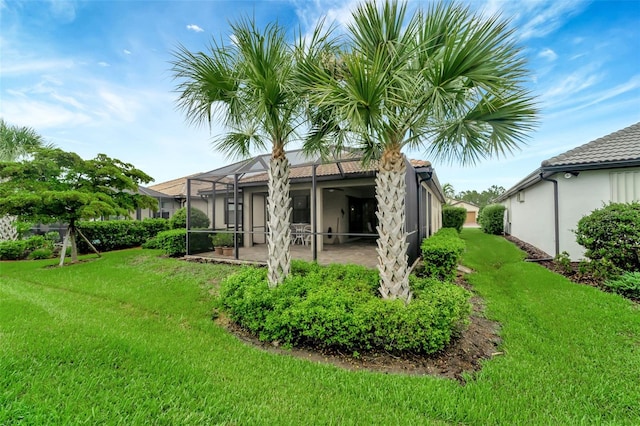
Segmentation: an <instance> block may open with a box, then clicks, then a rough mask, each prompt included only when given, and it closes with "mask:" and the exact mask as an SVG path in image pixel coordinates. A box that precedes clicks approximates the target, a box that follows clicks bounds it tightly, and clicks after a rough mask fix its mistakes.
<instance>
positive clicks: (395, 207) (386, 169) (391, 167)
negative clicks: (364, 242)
mask: <svg viewBox="0 0 640 426" xmlns="http://www.w3.org/2000/svg"><path fill="white" fill-rule="evenodd" d="M406 172H407V166H406V160H405V158H404V156H403V155H402V153H400V151H399V150H392V151H385V153H384V154H383V155H382V158H381V160H380V167H379V171H378V175H377V176H376V200H377V201H378V210H377V211H376V216H377V217H378V226H377V230H378V248H377V252H378V270H379V271H380V288H379V291H380V293H381V294H382V297H383V298H384V299H401V300H403V301H404V302H405V303H409V302H410V301H411V290H410V289H409V265H408V258H407V248H408V243H407V233H406V227H405V206H404V202H405V197H406V193H407V184H406V181H405V178H406Z"/></svg>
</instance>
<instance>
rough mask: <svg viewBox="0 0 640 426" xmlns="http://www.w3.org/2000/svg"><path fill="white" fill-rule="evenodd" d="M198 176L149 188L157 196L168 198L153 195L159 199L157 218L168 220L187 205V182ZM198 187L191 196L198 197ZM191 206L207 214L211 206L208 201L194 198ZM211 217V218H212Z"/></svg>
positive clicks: (178, 179) (194, 187) (192, 191)
mask: <svg viewBox="0 0 640 426" xmlns="http://www.w3.org/2000/svg"><path fill="white" fill-rule="evenodd" d="M193 176H196V175H189V176H185V177H181V178H177V179H172V180H169V181H166V182H161V183H157V184H155V185H151V186H149V187H148V188H146V189H148V190H150V191H153V192H155V193H157V194H162V195H164V197H167V198H159V197H157V196H154V195H152V194H148V195H151V196H152V197H155V198H158V213H157V214H156V217H164V218H166V219H168V218H170V217H171V216H173V213H175V211H176V210H178V209H180V208H181V207H184V206H185V205H186V200H187V180H188V179H189V178H191V177H193ZM198 189H199V188H198V187H197V186H196V185H194V186H193V187H192V188H191V195H193V196H196V195H197V191H198ZM191 206H192V207H195V208H197V209H200V210H202V211H203V212H207V211H208V210H209V205H208V203H207V200H205V199H200V200H198V199H197V198H195V197H194V198H192V200H191ZM210 217H211V216H210Z"/></svg>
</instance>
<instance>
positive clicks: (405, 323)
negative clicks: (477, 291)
mask: <svg viewBox="0 0 640 426" xmlns="http://www.w3.org/2000/svg"><path fill="white" fill-rule="evenodd" d="M378 280H379V276H378V273H377V271H375V270H371V269H367V268H364V267H361V266H355V265H331V266H327V267H324V266H318V265H317V264H310V263H304V262H300V261H297V262H296V261H294V262H292V269H291V274H290V275H289V276H288V277H287V278H286V279H285V281H284V282H283V283H282V284H280V285H279V286H277V287H275V288H269V286H268V283H267V271H266V270H265V269H259V268H255V267H247V268H244V269H242V270H241V271H240V272H238V273H237V274H234V275H232V276H229V277H228V278H226V279H225V280H224V281H223V283H222V284H221V288H220V299H219V303H220V307H221V308H222V309H224V310H225V311H226V312H227V313H228V314H229V316H230V317H231V319H232V320H233V321H235V322H236V323H237V324H239V325H241V326H242V327H244V328H246V329H247V330H249V331H251V332H252V333H254V334H255V335H256V336H258V337H259V338H260V340H262V341H279V342H280V343H281V344H283V345H287V346H288V345H312V346H316V347H323V348H333V349H338V350H345V351H351V352H356V351H363V350H385V351H389V352H395V353H400V352H413V353H426V354H427V353H434V352H437V351H438V350H440V349H442V348H443V347H444V346H445V345H446V344H447V343H449V341H450V340H451V337H452V336H453V335H454V334H455V333H457V332H459V331H460V329H461V327H462V326H464V325H466V324H467V322H468V316H469V314H470V305H469V303H468V299H469V296H470V295H469V293H468V292H467V291H466V290H464V289H462V288H460V287H457V286H455V285H451V284H445V283H441V282H438V281H436V280H429V279H424V278H423V279H419V278H415V277H412V283H413V285H414V286H415V287H416V288H415V290H414V299H413V301H412V302H411V303H410V304H409V305H405V304H404V303H403V302H402V301H400V300H394V301H391V300H383V299H381V298H380V297H379V293H378Z"/></svg>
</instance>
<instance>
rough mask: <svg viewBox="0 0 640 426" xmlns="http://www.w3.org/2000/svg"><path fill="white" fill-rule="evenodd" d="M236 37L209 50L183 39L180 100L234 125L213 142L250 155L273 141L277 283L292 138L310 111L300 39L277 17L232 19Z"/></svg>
mask: <svg viewBox="0 0 640 426" xmlns="http://www.w3.org/2000/svg"><path fill="white" fill-rule="evenodd" d="M231 28H232V42H231V43H230V44H227V45H225V44H224V43H216V42H215V41H214V42H213V44H212V45H211V46H210V48H209V51H208V52H207V53H203V52H197V53H192V52H189V51H188V50H187V49H186V48H184V47H180V48H179V49H178V51H177V52H176V53H175V54H174V56H175V58H174V60H173V61H172V72H173V74H174V77H175V78H176V79H178V80H180V81H181V82H180V83H179V84H178V86H177V91H178V93H179V99H178V105H179V107H180V108H181V109H182V110H183V111H184V112H185V113H186V116H187V117H188V119H189V120H190V121H191V122H193V123H196V124H201V123H208V124H209V126H210V125H211V123H212V121H213V120H214V119H215V117H216V116H218V117H220V118H221V119H222V120H223V122H224V124H225V125H226V126H227V128H228V129H230V130H229V132H228V133H226V134H225V135H223V136H222V137H220V138H217V139H216V140H215V141H214V147H215V148H216V149H219V150H221V151H224V152H226V153H228V154H230V155H234V156H245V157H246V156H249V155H250V153H251V150H252V149H254V148H257V149H264V148H266V146H267V145H268V143H269V142H270V145H271V160H270V163H269V195H268V200H267V204H268V219H267V220H268V222H267V225H268V231H269V232H268V234H267V245H268V251H269V256H268V262H267V263H268V268H269V274H268V277H269V283H270V285H271V286H275V285H277V284H279V283H281V282H282V280H283V279H284V278H285V277H286V276H287V275H288V274H289V271H290V267H291V260H290V252H289V245H290V241H291V230H290V227H289V224H290V217H291V197H290V194H289V162H288V160H287V157H286V155H285V147H286V145H287V144H288V143H289V142H291V141H292V140H294V139H295V137H296V135H295V130H296V128H297V127H298V126H299V124H300V122H301V121H302V119H303V113H302V111H303V108H302V106H303V103H302V101H303V100H302V98H301V97H300V96H299V95H298V94H297V92H296V91H295V90H294V87H293V81H292V75H293V72H294V68H295V62H296V61H295V56H296V55H295V47H292V46H291V45H289V44H287V42H286V39H285V31H284V29H283V28H282V27H280V26H278V25H277V24H270V25H268V26H266V27H265V28H264V29H263V30H262V31H261V30H259V29H258V28H257V27H256V24H255V22H254V21H253V20H246V19H245V20H240V21H239V22H238V23H236V24H233V25H232V26H231Z"/></svg>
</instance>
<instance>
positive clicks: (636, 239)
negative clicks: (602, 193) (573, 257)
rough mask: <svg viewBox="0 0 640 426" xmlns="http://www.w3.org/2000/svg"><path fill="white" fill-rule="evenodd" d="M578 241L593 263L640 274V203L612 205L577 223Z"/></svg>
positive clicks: (592, 213) (595, 211)
mask: <svg viewBox="0 0 640 426" xmlns="http://www.w3.org/2000/svg"><path fill="white" fill-rule="evenodd" d="M576 241H577V242H578V244H580V245H581V246H583V247H584V248H586V252H585V256H587V257H588V258H590V259H592V260H600V259H603V260H606V261H609V262H610V263H611V264H612V265H613V266H615V267H616V268H619V269H622V270H623V271H629V272H632V271H640V203H631V204H622V203H611V204H609V205H607V206H605V207H604V208H602V209H597V210H594V211H593V212H591V214H589V215H588V216H585V217H583V218H582V219H580V221H579V222H578V228H577V230H576Z"/></svg>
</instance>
